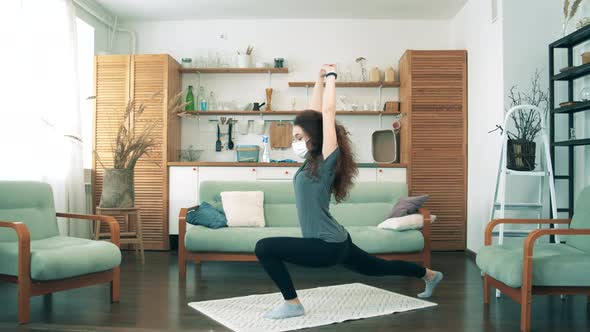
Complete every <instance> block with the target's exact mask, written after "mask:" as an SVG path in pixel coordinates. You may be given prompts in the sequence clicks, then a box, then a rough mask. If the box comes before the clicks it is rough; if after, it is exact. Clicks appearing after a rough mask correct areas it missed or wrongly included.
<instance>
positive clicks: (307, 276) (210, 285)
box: [0, 252, 590, 332]
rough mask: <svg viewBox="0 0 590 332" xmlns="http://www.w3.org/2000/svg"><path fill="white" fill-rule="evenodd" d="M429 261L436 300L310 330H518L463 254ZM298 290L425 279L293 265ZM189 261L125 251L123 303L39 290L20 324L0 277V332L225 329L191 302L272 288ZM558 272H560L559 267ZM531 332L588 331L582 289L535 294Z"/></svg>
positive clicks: (514, 310)
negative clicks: (435, 275) (181, 266)
mask: <svg viewBox="0 0 590 332" xmlns="http://www.w3.org/2000/svg"><path fill="white" fill-rule="evenodd" d="M432 261H433V267H434V268H435V269H438V270H441V271H443V272H444V273H445V279H444V280H443V282H442V284H441V285H440V286H439V289H437V292H436V293H435V295H434V297H433V298H432V299H431V300H432V301H433V302H436V303H438V304H439V306H437V307H433V308H428V309H424V310H418V311H413V312H407V313H402V314H393V315H388V316H382V317H377V318H369V319H363V320H357V321H351V322H345V323H341V324H333V325H328V326H324V327H321V328H316V329H308V330H307V331H400V332H401V331H404V332H405V331H411V332H420V331H452V332H459V331H469V332H471V331H518V330H519V328H518V327H519V307H518V305H517V304H516V303H514V302H513V301H511V300H509V299H507V298H501V299H498V300H497V299H495V298H492V303H491V304H490V306H489V309H488V308H486V307H485V306H484V305H483V303H482V279H481V277H480V274H479V270H478V269H477V267H476V266H475V264H474V263H473V261H472V260H470V259H469V258H467V257H466V256H465V255H464V254H463V253H435V254H434V255H433V260H432ZM290 270H291V272H292V275H293V279H294V280H295V283H296V287H297V288H299V289H303V288H312V287H318V286H326V285H334V284H344V283H352V282H362V283H365V284H368V285H372V286H376V287H380V288H383V289H387V290H390V291H394V292H398V293H401V294H406V295H411V296H415V294H417V293H419V292H420V291H422V287H423V282H422V281H420V280H414V279H410V278H403V277H364V276H360V275H357V274H355V273H353V272H349V271H347V270H345V269H343V268H340V267H335V268H327V269H307V268H300V267H296V266H290ZM196 271H197V270H196V269H195V268H194V266H193V265H192V264H191V265H189V269H188V276H187V282H186V285H185V286H182V285H179V282H178V277H177V265H176V255H175V254H174V253H167V252H149V253H146V265H145V266H144V267H142V266H141V264H139V259H138V257H136V256H135V255H134V254H133V253H130V252H125V254H124V263H123V266H122V271H121V302H120V303H119V304H113V305H111V304H110V303H109V291H108V286H107V285H99V286H94V287H87V288H83V289H78V290H72V291H66V292H61V293H56V294H54V295H52V296H46V297H36V298H33V300H32V302H31V323H30V324H28V325H25V326H23V327H20V326H18V325H17V324H16V323H15V322H16V320H17V314H16V286H15V285H12V284H0V331H228V329H227V328H225V327H224V326H223V325H220V324H218V323H217V322H215V321H214V320H211V319H209V318H208V317H207V316H204V315H202V314H200V313H199V312H197V311H194V310H193V309H191V308H189V307H188V306H187V303H188V302H191V301H199V300H210V299H220V298H228V297H234V296H244V295H250V294H260V293H269V292H276V291H277V290H276V289H275V287H274V285H273V284H272V283H271V281H270V279H269V278H268V277H267V276H266V274H265V273H264V271H263V270H262V269H261V268H260V266H259V265H258V263H223V262H212V263H205V264H204V265H203V266H202V268H201V271H200V274H199V273H196ZM556 273H558V272H557V271H556ZM532 317H533V321H532V328H533V331H560V332H566V331H590V309H588V307H587V305H586V303H585V298H584V297H583V296H571V297H568V298H567V300H565V301H561V300H560V298H559V296H553V297H534V299H533V315H532Z"/></svg>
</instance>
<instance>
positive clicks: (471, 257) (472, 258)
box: [465, 249, 477, 261]
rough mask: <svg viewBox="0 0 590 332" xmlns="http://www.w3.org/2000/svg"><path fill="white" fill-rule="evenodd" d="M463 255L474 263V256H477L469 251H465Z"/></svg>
mask: <svg viewBox="0 0 590 332" xmlns="http://www.w3.org/2000/svg"><path fill="white" fill-rule="evenodd" d="M465 255H466V256H467V257H468V258H470V259H471V260H472V261H475V256H477V254H476V253H475V252H473V251H471V250H469V249H465Z"/></svg>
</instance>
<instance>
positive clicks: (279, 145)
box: [270, 122, 293, 149]
mask: <svg viewBox="0 0 590 332" xmlns="http://www.w3.org/2000/svg"><path fill="white" fill-rule="evenodd" d="M292 134H293V125H292V124H291V123H290V122H272V123H271V124H270V147H271V148H273V149H284V148H290V147H291V141H292V139H291V136H292Z"/></svg>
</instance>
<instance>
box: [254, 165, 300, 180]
mask: <svg viewBox="0 0 590 332" xmlns="http://www.w3.org/2000/svg"><path fill="white" fill-rule="evenodd" d="M297 169H298V167H258V168H256V180H293V176H295V173H296V172H297Z"/></svg>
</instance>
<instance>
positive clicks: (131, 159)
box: [94, 92, 185, 208]
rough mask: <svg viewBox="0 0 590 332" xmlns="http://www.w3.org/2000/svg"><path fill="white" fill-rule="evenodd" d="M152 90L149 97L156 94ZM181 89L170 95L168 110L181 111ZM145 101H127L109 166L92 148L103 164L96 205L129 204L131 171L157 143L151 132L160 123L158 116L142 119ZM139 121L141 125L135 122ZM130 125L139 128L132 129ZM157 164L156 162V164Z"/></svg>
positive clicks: (106, 206)
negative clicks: (101, 180) (141, 102)
mask: <svg viewBox="0 0 590 332" xmlns="http://www.w3.org/2000/svg"><path fill="white" fill-rule="evenodd" d="M159 95H160V93H156V94H154V95H153V96H152V99H154V98H156V97H157V96H159ZM181 96H182V92H181V93H179V94H177V95H176V96H174V97H173V98H172V99H171V101H170V103H169V104H168V111H169V112H172V113H174V114H176V113H178V112H181V111H182V110H183V109H184V106H185V104H183V103H181ZM144 111H145V105H144V104H140V105H139V106H137V107H136V103H135V101H134V100H131V101H129V102H128V103H127V106H126V107H125V112H124V114H123V120H122V121H121V123H119V125H118V129H117V136H116V139H115V144H114V146H113V167H106V166H105V165H104V163H103V162H102V161H101V159H100V157H99V155H98V153H97V152H96V151H94V155H95V156H96V159H97V161H98V162H99V163H100V165H101V166H102V167H103V168H104V177H103V184H102V194H101V197H100V203H99V206H100V207H103V208H128V207H133V204H134V203H133V202H134V200H135V191H134V188H133V171H134V168H135V165H136V164H137V161H138V160H139V159H140V158H141V157H142V156H144V155H148V156H149V153H150V151H151V150H152V149H154V148H155V147H156V146H157V144H158V143H157V141H156V139H155V138H154V137H153V136H152V132H153V131H154V129H156V128H157V127H158V126H160V125H161V122H162V120H160V119H158V120H143V119H142V115H143V113H144ZM137 123H141V126H137V125H136V124H137ZM133 128H141V129H140V130H137V129H136V130H134V129H133ZM158 165H159V164H158Z"/></svg>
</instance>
